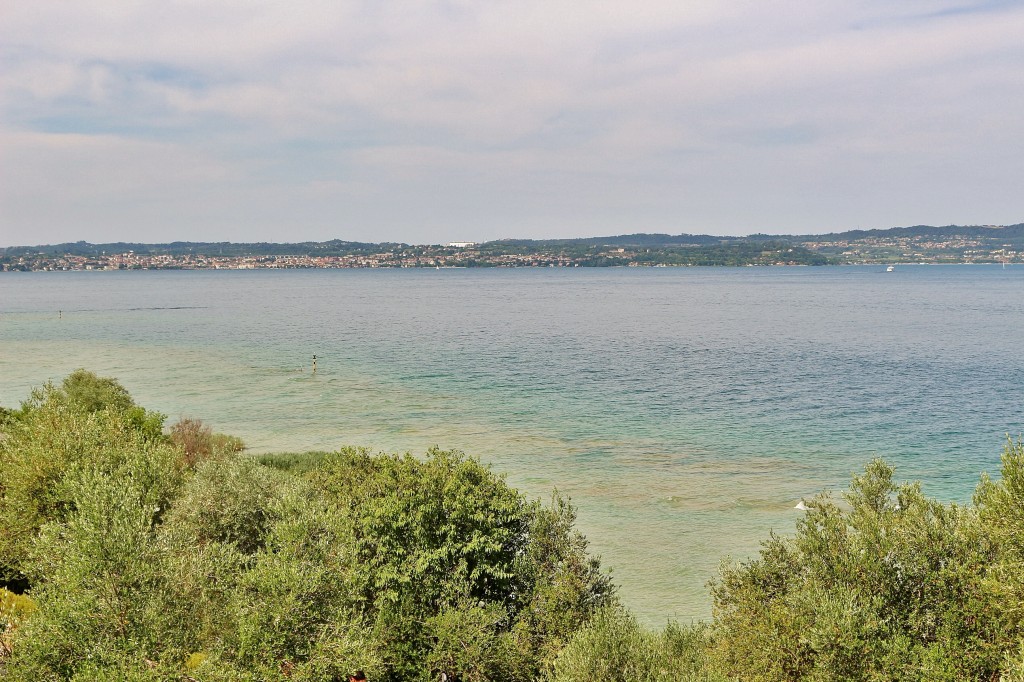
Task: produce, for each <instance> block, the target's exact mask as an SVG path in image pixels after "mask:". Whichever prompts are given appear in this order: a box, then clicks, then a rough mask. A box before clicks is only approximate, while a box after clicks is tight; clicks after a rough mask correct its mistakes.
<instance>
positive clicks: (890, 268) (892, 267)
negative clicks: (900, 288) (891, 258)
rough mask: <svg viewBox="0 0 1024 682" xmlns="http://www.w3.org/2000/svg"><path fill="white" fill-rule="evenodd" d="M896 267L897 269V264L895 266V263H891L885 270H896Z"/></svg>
mask: <svg viewBox="0 0 1024 682" xmlns="http://www.w3.org/2000/svg"><path fill="white" fill-rule="evenodd" d="M895 269H896V266H895V265H890V266H889V267H887V268H886V269H885V271H886V272H893V271H894V270H895Z"/></svg>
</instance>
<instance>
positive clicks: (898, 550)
mask: <svg viewBox="0 0 1024 682" xmlns="http://www.w3.org/2000/svg"><path fill="white" fill-rule="evenodd" d="M1007 473H1009V474H1012V472H1007ZM892 475H893V470H892V468H891V467H889V466H888V465H886V464H884V463H883V462H881V461H877V460H876V461H874V462H872V463H871V464H870V465H869V466H868V467H867V469H866V470H865V473H864V474H863V475H860V476H855V477H854V479H853V483H852V485H851V487H850V491H849V492H848V493H847V494H846V495H845V498H846V503H847V505H848V508H847V509H844V508H842V507H840V506H839V505H837V504H835V503H834V502H832V501H831V500H830V499H829V498H828V497H827V496H819V497H818V498H815V500H814V501H813V502H811V503H810V504H809V507H810V509H809V511H808V512H807V513H806V515H805V516H804V518H802V519H801V520H800V521H799V522H798V524H797V532H796V535H795V536H794V537H792V538H779V537H775V536H773V537H772V538H770V539H769V540H768V541H767V542H766V543H765V544H764V547H763V549H762V552H761V555H760V557H759V558H757V559H755V560H753V561H750V562H748V563H745V564H741V565H738V566H730V565H726V566H724V567H723V569H722V573H721V577H720V578H719V580H718V581H717V582H715V583H714V584H713V586H712V596H713V598H714V607H715V623H714V634H715V646H714V655H715V658H716V660H717V663H718V665H720V666H721V667H722V669H723V670H724V671H725V672H727V673H728V674H730V675H734V676H738V677H741V678H744V679H758V680H792V679H809V680H819V679H820V680H826V679H846V680H858V679H889V680H916V679H931V680H947V679H948V680H957V679H993V678H994V677H996V676H998V673H999V668H1000V666H1001V665H1002V663H1003V658H1004V654H1005V652H1006V651H1007V646H1009V645H1010V644H1013V645H1014V646H1015V643H1016V641H1017V640H1018V638H1019V636H1020V634H1019V633H1020V626H1019V619H1020V614H1019V613H1016V611H1017V609H1016V607H1009V608H1008V607H1007V606H1006V601H1005V598H1006V596H1007V589H1006V587H1005V586H1004V585H1003V584H1001V582H1000V581H999V580H998V579H997V578H998V575H999V573H998V567H999V566H1000V564H1001V562H1000V559H999V557H1000V553H1001V552H1002V550H1001V548H1000V543H999V542H998V541H994V538H993V536H992V535H991V534H990V530H989V528H988V526H987V524H985V523H983V522H982V521H981V519H980V518H979V513H978V511H977V510H975V509H971V508H964V507H961V506H958V505H942V504H939V503H938V502H935V501H932V500H928V499H926V498H925V497H924V496H923V495H922V493H921V489H920V486H919V485H918V484H903V485H896V484H895V483H894V482H893V480H892ZM1010 478H1011V479H1012V475H1011V476H1010ZM1006 490H1008V484H1005V485H999V486H996V485H994V484H989V487H987V488H985V490H984V491H983V492H982V495H981V497H982V498H983V499H985V500H987V501H990V502H991V504H993V505H996V507H998V505H997V501H998V500H999V499H1001V496H1002V495H1003V493H1004V491H1006ZM1007 494H1009V493H1007ZM1018 532H1019V531H1018ZM1013 603H1016V604H1019V603H1020V601H1016V602H1013Z"/></svg>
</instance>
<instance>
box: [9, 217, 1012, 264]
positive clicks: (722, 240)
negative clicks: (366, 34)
mask: <svg viewBox="0 0 1024 682" xmlns="http://www.w3.org/2000/svg"><path fill="white" fill-rule="evenodd" d="M1022 262H1024V224H1018V225H1010V226H944V227H931V226H915V227H899V228H891V229H888V230H870V231H851V232H844V233H837V234H826V235H804V236H792V235H791V236H777V235H751V236H748V237H716V236H711V235H685V234H684V235H676V236H672V235H657V234H634V235H621V236H614V237H592V238H582V239H560V240H513V239H506V240H498V241H491V242H483V243H475V242H450V243H447V244H438V245H409V244H396V243H381V244H372V243H362V242H347V241H341V240H333V241H327V242H302V243H294V244H275V243H252V244H239V243H229V242H223V243H203V242H174V243H170V244H141V243H140V244H132V243H114V244H89V243H87V242H76V243H69V244H57V245H46V246H19V247H8V248H5V249H0V270H2V271H54V270H218V269H224V270H249V269H265V268H277V269H285V268H466V267H608V266H625V267H668V266H707V265H717V266H777V265H790V266H793V265H843V264H899V263H930V264H938V263H1007V264H1009V263H1022Z"/></svg>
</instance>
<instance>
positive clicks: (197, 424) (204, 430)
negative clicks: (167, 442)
mask: <svg viewBox="0 0 1024 682" xmlns="http://www.w3.org/2000/svg"><path fill="white" fill-rule="evenodd" d="M170 439H171V442H172V443H174V445H175V446H177V447H178V448H179V449H180V450H181V452H182V454H183V455H184V462H185V464H186V465H187V466H192V467H194V466H195V465H196V464H197V463H199V462H200V461H202V460H204V459H209V458H211V457H214V456H221V455H230V454H234V453H237V452H241V451H242V450H244V449H245V445H244V444H243V443H242V441H241V439H239V438H235V437H234V436H227V435H224V434H223V433H214V432H213V430H212V429H211V428H210V427H209V426H207V425H206V424H204V423H203V422H202V420H200V419H195V418H193V417H183V418H182V419H180V420H179V421H178V422H176V423H175V424H173V425H172V426H171V431H170Z"/></svg>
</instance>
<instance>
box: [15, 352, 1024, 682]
mask: <svg viewBox="0 0 1024 682" xmlns="http://www.w3.org/2000/svg"><path fill="white" fill-rule="evenodd" d="M806 506H807V511H806V513H805V515H804V516H803V518H802V519H801V520H800V521H799V522H798V523H797V527H796V532H795V534H794V535H792V536H788V537H782V536H776V535H772V536H771V537H769V538H768V539H767V540H765V542H764V543H763V547H762V551H761V553H760V555H759V556H758V557H757V558H755V559H753V560H750V561H747V562H744V563H738V564H737V563H728V562H726V563H724V564H723V568H722V570H721V573H720V575H719V577H718V578H717V579H716V580H714V581H713V582H712V583H711V585H710V590H711V596H712V599H713V603H714V617H713V619H712V621H711V622H708V623H698V624H678V623H674V622H669V623H667V625H666V627H665V628H663V629H660V630H648V629H646V628H644V627H643V626H641V625H640V624H639V623H638V622H637V621H636V619H635V618H634V617H633V616H632V615H631V614H630V613H629V611H628V610H627V609H626V608H625V607H624V606H623V605H622V604H621V602H620V601H619V599H618V598H617V595H616V590H615V586H614V584H613V583H612V581H611V579H610V578H609V576H608V575H607V573H606V572H604V571H603V570H602V569H601V566H600V562H599V561H598V560H597V559H596V558H595V557H593V556H591V555H590V554H589V553H588V551H587V542H586V540H585V538H583V536H582V535H581V534H580V533H579V532H578V531H577V530H576V529H575V528H574V521H575V512H574V510H573V507H572V505H571V504H570V503H569V501H568V500H566V499H564V498H562V497H561V496H559V495H558V494H557V493H556V494H554V495H553V496H552V498H551V500H550V501H549V502H548V503H545V504H542V503H539V502H536V501H531V500H528V499H527V498H525V497H524V496H523V495H522V494H521V493H519V492H518V491H516V490H515V489H513V488H511V487H510V486H509V485H507V484H506V482H505V481H504V479H503V478H502V477H501V476H498V475H496V474H495V473H494V472H492V471H491V470H490V469H489V468H487V467H485V466H483V465H481V464H480V462H479V461H477V460H475V459H473V458H471V457H468V456H466V455H464V454H462V453H460V452H456V451H443V450H439V449H433V450H431V451H429V452H427V453H426V455H425V456H424V457H422V458H417V457H413V456H411V455H393V454H383V453H382V454H373V453H370V452H368V451H366V450H363V449H354V448H345V449H342V450H339V451H337V452H316V453H301V454H280V455H262V456H252V455H248V454H246V453H245V452H244V448H243V447H242V443H241V442H240V441H239V440H238V439H237V438H233V437H230V436H225V435H221V434H215V433H213V432H212V431H211V430H210V429H209V428H208V427H206V426H205V425H203V423H202V422H200V421H198V420H195V419H183V420H181V421H179V422H178V423H176V424H174V425H172V426H170V427H169V428H165V417H164V416H163V415H161V414H158V413H155V412H152V411H149V410H147V409H145V408H143V407H141V406H139V405H137V404H136V403H135V402H134V400H133V399H132V398H131V396H130V395H129V394H128V392H127V391H126V390H125V389H124V388H123V387H122V386H121V385H120V384H119V383H118V382H117V381H116V380H114V379H110V378H101V377H97V376H96V375H94V374H92V373H89V372H86V371H84V370H79V371H76V372H74V373H73V374H71V375H70V376H68V377H67V378H66V379H65V380H64V381H63V382H62V383H60V384H47V385H46V386H44V387H42V388H40V389H38V390H36V391H34V392H33V393H32V394H31V395H30V396H29V397H28V398H27V399H26V400H25V401H24V402H23V403H22V404H21V406H20V407H18V408H16V409H5V408H0V679H4V680H41V681H42V680H74V681H78V682H85V681H87V680H88V681H94V680H99V681H104V680H110V681H113V680H118V681H132V682H136V681H137V682H142V681H147V682H148V681H155V680H176V681H180V682H192V681H194V682H228V681H232V682H234V681H238V682H243V681H253V682H255V681H256V680H295V681H303V682H331V681H333V680H345V679H347V675H348V674H349V673H351V672H353V671H355V670H364V671H366V674H367V677H368V678H369V679H370V680H373V681H376V680H395V681H399V682H405V681H408V682H421V681H422V682H427V681H429V680H438V679H442V675H443V676H445V677H446V678H447V679H448V680H452V681H453V682H455V681H465V682H471V681H472V682H482V681H485V680H491V681H494V682H520V681H523V682H525V681H526V680H549V681H551V682H577V681H578V682H583V681H587V682H589V681H591V680H623V681H625V680H631V681H632V680H643V681H646V680H666V681H668V680H673V681H675V680H694V681H697V680H703V681H706V682H713V681H718V680H765V681H768V680H771V681H775V680H778V681H783V680H1006V681H1007V682H1009V681H1021V680H1024V570H1022V560H1024V444H1022V442H1021V441H1019V440H1018V441H1016V442H1013V441H1010V442H1008V443H1007V445H1006V448H1005V450H1004V453H1003V469H1002V476H1001V477H1000V479H999V480H990V479H988V478H987V477H982V480H981V482H980V484H979V486H978V490H977V493H976V495H975V498H974V502H973V504H972V505H968V506H961V505H955V504H954V505H945V504H941V503H938V502H936V501H933V500H930V499H928V498H927V497H925V495H924V494H923V492H922V490H921V488H920V486H919V485H918V484H897V483H896V482H895V481H894V472H893V470H892V468H891V467H889V466H888V465H886V464H885V463H884V462H882V461H880V460H878V461H874V462H871V463H870V464H869V465H868V466H867V467H866V469H865V471H864V472H863V473H862V474H860V475H858V476H855V477H854V479H853V481H852V484H851V487H850V490H849V491H848V492H847V493H846V494H845V495H844V496H843V498H842V500H833V499H832V498H831V497H829V496H828V495H821V496H819V497H816V498H814V499H813V500H808V501H807V502H806Z"/></svg>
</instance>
